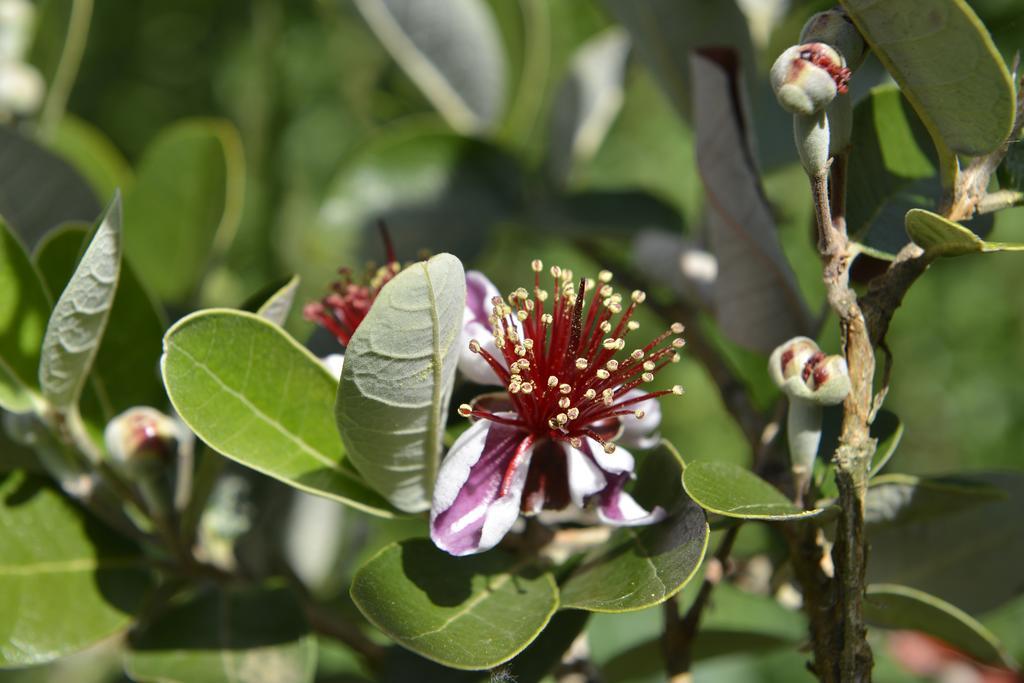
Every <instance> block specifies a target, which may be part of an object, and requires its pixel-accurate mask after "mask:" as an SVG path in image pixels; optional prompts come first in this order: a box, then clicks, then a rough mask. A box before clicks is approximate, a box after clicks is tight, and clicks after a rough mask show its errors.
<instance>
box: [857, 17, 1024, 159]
mask: <svg viewBox="0 0 1024 683" xmlns="http://www.w3.org/2000/svg"><path fill="white" fill-rule="evenodd" d="M841 3H842V5H843V7H844V8H845V9H846V11H847V13H848V14H849V16H850V18H851V19H853V22H854V23H855V24H856V25H857V28H858V29H859V30H860V32H861V34H862V35H863V36H864V38H865V40H867V42H868V44H869V45H870V46H871V51H872V52H874V54H875V55H876V56H877V57H878V58H879V60H881V62H882V64H883V65H885V68H886V70H887V71H888V72H889V73H890V74H891V75H892V77H893V78H894V79H896V83H898V84H899V86H900V89H901V90H902V91H903V93H904V94H905V95H906V97H907V99H908V100H910V103H911V104H912V105H913V106H914V109H915V110H916V111H917V113H918V116H920V117H921V120H922V121H923V122H924V124H925V126H926V127H927V128H928V130H929V131H931V133H932V137H934V138H935V139H936V140H941V141H942V142H943V143H944V144H945V145H946V147H948V148H950V149H951V150H953V151H954V152H957V153H959V154H966V155H971V156H975V155H980V154H986V153H988V152H991V151H993V150H994V149H996V148H997V147H999V146H1000V145H1001V144H1003V142H1004V141H1005V140H1006V137H1007V136H1008V135H1009V134H1010V127H1011V126H1012V125H1013V116H1014V89H1013V83H1012V82H1011V80H1010V74H1009V72H1008V71H1007V69H1006V64H1004V63H1003V60H1002V58H1001V57H1000V56H999V52H998V50H997V49H996V46H995V45H994V44H993V43H992V37H991V36H990V35H989V34H988V31H987V30H986V29H985V27H984V25H982V23H981V21H980V20H979V19H978V17H977V15H975V14H974V11H973V10H972V9H971V8H970V6H969V5H968V4H967V3H966V2H965V1H964V0H926V1H922V0H888V1H887V2H877V1H876V0H841Z"/></svg>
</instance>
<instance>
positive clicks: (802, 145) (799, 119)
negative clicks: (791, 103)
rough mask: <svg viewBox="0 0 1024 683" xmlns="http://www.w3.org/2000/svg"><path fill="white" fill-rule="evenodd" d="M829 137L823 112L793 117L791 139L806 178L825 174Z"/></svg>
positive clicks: (826, 120)
mask: <svg viewBox="0 0 1024 683" xmlns="http://www.w3.org/2000/svg"><path fill="white" fill-rule="evenodd" d="M844 99H846V98H844ZM829 137H830V135H829V125H828V117H827V116H826V115H825V112H821V113H820V114H816V115H813V116H800V115H799V114H797V115H794V116H793V139H794V140H795V142H796V151H797V153H798V154H799V155H800V163H801V164H802V165H803V167H804V171H806V172H807V175H808V176H811V177H814V176H817V175H820V174H822V173H824V172H825V169H826V168H827V166H828V159H829V152H830V151H831V150H830V145H829Z"/></svg>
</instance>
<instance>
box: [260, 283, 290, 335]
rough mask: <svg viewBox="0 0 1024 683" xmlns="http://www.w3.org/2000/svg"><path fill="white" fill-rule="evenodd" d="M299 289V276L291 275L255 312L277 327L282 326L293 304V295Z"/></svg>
mask: <svg viewBox="0 0 1024 683" xmlns="http://www.w3.org/2000/svg"><path fill="white" fill-rule="evenodd" d="M298 289H299V276H298V275H293V276H292V277H291V278H290V279H289V280H288V281H287V282H286V283H284V285H282V286H281V287H278V288H277V289H276V290H275V291H274V292H273V293H272V294H271V295H270V296H268V297H267V298H266V300H265V301H264V302H263V303H261V304H260V307H259V308H258V309H256V312H257V313H258V314H260V315H262V316H263V317H264V318H266V319H267V320H269V321H270V322H272V323H275V324H277V325H284V321H285V320H287V319H288V314H289V313H291V311H292V304H294V303H295V293H296V292H297V291H298Z"/></svg>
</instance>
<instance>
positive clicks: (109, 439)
mask: <svg viewBox="0 0 1024 683" xmlns="http://www.w3.org/2000/svg"><path fill="white" fill-rule="evenodd" d="M183 431H184V430H183V428H182V427H181V425H180V424H179V423H177V422H176V421H175V420H174V419H173V418H171V417H169V416H167V415H164V414H163V413H161V412H160V411H159V410H156V409H154V408H148V407H145V406H138V407H135V408H129V409H128V410H126V411H124V412H123V413H121V414H120V415H117V416H116V417H114V419H112V420H111V421H110V422H109V423H108V424H107V428H106V430H104V432H103V439H104V441H105V443H106V446H107V453H108V454H109V456H110V459H111V460H112V461H113V462H114V463H115V464H116V465H117V466H118V467H120V468H122V469H124V470H125V471H127V472H133V473H141V472H147V471H154V470H159V469H161V468H163V467H165V466H166V465H168V464H169V463H170V462H172V461H173V460H174V458H175V457H177V454H178V447H179V444H180V442H181V440H182V437H183V433H182V432H183Z"/></svg>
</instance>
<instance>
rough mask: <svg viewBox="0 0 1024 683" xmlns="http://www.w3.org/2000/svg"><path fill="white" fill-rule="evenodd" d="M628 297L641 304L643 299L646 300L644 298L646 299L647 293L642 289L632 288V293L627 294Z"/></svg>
mask: <svg viewBox="0 0 1024 683" xmlns="http://www.w3.org/2000/svg"><path fill="white" fill-rule="evenodd" d="M629 297H630V298H631V299H632V300H633V301H634V302H635V303H638V304H642V303H643V302H644V301H646V300H647V293H646V292H642V291H640V290H639V289H634V290H633V293H632V294H630V295H629Z"/></svg>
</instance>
